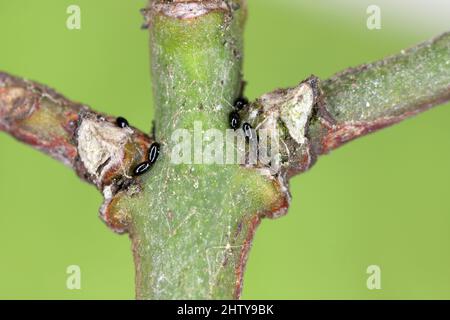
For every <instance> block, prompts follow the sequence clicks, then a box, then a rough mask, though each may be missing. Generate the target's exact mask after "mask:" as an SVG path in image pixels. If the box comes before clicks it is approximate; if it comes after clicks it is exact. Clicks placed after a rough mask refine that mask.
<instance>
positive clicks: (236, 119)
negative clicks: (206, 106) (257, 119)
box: [229, 97, 253, 140]
mask: <svg viewBox="0 0 450 320" xmlns="http://www.w3.org/2000/svg"><path fill="white" fill-rule="evenodd" d="M247 106H248V99H247V98H245V97H239V98H237V99H236V101H235V102H234V109H235V110H233V111H231V112H230V115H229V122H230V127H231V128H232V129H234V130H237V129H238V128H239V127H240V124H241V117H240V116H239V111H241V110H242V109H244V108H245V107H247ZM242 129H243V130H244V134H245V136H246V137H247V138H248V139H250V140H251V139H253V128H252V126H251V125H250V124H249V123H248V122H244V124H243V125H242Z"/></svg>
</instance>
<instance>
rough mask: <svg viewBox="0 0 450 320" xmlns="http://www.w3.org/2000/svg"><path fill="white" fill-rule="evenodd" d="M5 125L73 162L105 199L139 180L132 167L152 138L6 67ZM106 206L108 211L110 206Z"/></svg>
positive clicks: (1, 91)
mask: <svg viewBox="0 0 450 320" xmlns="http://www.w3.org/2000/svg"><path fill="white" fill-rule="evenodd" d="M0 131H4V132H7V133H9V134H10V135H12V136H13V137H15V138H16V139H18V140H20V141H22V142H24V143H26V144H28V145H30V146H32V147H34V148H36V149H38V150H40V151H42V152H44V153H46V154H48V155H50V156H51V157H53V158H55V159H57V160H58V161H60V162H62V163H64V164H65V165H67V166H68V167H70V168H72V169H73V170H74V171H75V172H76V173H77V174H78V175H79V176H80V177H81V178H82V179H84V180H85V181H87V182H89V183H91V184H94V185H95V186H96V187H97V188H98V189H99V190H100V191H101V192H102V193H103V195H104V197H105V203H109V202H111V200H112V198H113V196H114V195H116V194H118V193H119V192H121V191H122V190H124V189H127V188H128V187H129V186H130V185H132V184H133V183H134V182H135V179H134V178H133V175H132V172H133V169H134V168H135V166H136V165H138V164H139V163H140V162H142V161H144V160H145V158H146V153H147V150H148V147H149V145H150V143H151V139H150V137H149V136H147V135H146V134H144V133H142V132H140V131H139V130H137V129H135V128H132V127H129V126H125V127H124V128H122V127H120V126H118V125H117V123H116V118H115V117H112V116H107V115H104V114H101V113H98V112H95V111H92V110H91V109H89V108H88V107H87V106H85V105H82V104H80V103H76V102H72V101H70V100H68V99H66V98H64V97H63V96H62V95H60V94H58V93H56V92H55V91H54V90H52V89H49V88H48V87H46V86H43V85H41V84H38V83H35V82H32V81H28V80H23V79H20V78H17V77H14V76H11V75H9V74H7V73H0ZM102 208H103V209H102V216H103V215H104V214H105V212H106V211H107V209H108V208H107V206H105V205H104V206H103V207H102ZM107 222H108V224H109V225H111V223H110V222H111V221H107ZM119 229H120V228H119ZM119 229H118V230H116V231H120V230H119Z"/></svg>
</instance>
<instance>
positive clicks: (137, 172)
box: [133, 161, 151, 176]
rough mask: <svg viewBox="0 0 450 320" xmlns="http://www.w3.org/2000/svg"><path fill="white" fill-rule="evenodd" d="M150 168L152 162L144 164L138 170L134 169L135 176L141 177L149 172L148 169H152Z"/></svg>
mask: <svg viewBox="0 0 450 320" xmlns="http://www.w3.org/2000/svg"><path fill="white" fill-rule="evenodd" d="M150 166H151V164H150V162H148V161H146V162H142V163H141V164H139V165H138V166H137V167H136V168H134V171H133V175H134V176H140V175H142V174H144V173H146V172H147V171H148V169H150Z"/></svg>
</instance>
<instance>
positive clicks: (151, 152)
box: [148, 142, 160, 164]
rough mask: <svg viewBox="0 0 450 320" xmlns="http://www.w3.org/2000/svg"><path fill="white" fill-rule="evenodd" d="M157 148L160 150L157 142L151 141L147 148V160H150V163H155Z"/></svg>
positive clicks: (157, 154)
mask: <svg viewBox="0 0 450 320" xmlns="http://www.w3.org/2000/svg"><path fill="white" fill-rule="evenodd" d="M159 150H160V145H159V143H157V142H153V143H152V145H151V146H150V149H148V161H149V162H150V164H153V163H155V162H156V160H157V159H158V156H159Z"/></svg>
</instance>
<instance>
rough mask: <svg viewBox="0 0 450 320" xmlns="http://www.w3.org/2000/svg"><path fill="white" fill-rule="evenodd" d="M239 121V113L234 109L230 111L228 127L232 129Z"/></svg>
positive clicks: (237, 125)
mask: <svg viewBox="0 0 450 320" xmlns="http://www.w3.org/2000/svg"><path fill="white" fill-rule="evenodd" d="M240 122H241V117H239V113H237V112H236V111H232V112H231V113H230V127H231V128H232V129H234V130H236V129H237V128H239V123H240Z"/></svg>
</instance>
